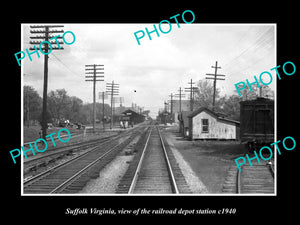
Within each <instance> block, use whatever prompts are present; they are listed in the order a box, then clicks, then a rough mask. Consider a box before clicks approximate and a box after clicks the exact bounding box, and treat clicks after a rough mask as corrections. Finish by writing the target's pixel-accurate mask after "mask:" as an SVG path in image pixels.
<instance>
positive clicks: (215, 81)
mask: <svg viewBox="0 0 300 225" xmlns="http://www.w3.org/2000/svg"><path fill="white" fill-rule="evenodd" d="M211 68H214V69H215V73H214V74H211V73H207V74H206V75H209V76H214V78H211V77H206V79H212V80H214V95H213V110H214V108H215V98H216V85H217V80H225V78H217V77H218V76H220V77H225V75H222V74H217V70H218V69H221V67H218V61H216V66H211Z"/></svg>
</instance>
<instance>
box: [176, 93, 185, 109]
mask: <svg viewBox="0 0 300 225" xmlns="http://www.w3.org/2000/svg"><path fill="white" fill-rule="evenodd" d="M178 91H179V94H175V95H174V97H176V98H178V97H179V112H180V113H181V111H182V109H181V108H182V107H181V100H182V98H184V97H185V94H182V92H183V90H182V88H181V87H179V90H178Z"/></svg>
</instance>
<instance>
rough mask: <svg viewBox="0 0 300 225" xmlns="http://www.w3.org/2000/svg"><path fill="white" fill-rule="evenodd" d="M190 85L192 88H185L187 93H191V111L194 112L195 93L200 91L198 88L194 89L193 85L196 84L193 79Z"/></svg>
mask: <svg viewBox="0 0 300 225" xmlns="http://www.w3.org/2000/svg"><path fill="white" fill-rule="evenodd" d="M188 84H190V85H191V86H190V87H188V88H184V89H185V90H184V91H185V92H190V111H193V110H194V94H195V92H196V91H197V90H198V88H197V87H193V84H195V82H193V79H191V82H189V83H188Z"/></svg>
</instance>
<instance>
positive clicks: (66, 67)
mask: <svg viewBox="0 0 300 225" xmlns="http://www.w3.org/2000/svg"><path fill="white" fill-rule="evenodd" d="M52 55H53V56H54V58H55V59H56V60H57V61H59V62H60V63H61V64H62V65H63V66H64V67H65V68H67V69H68V70H69V71H70V72H71V73H72V74H75V75H76V76H78V77H81V75H79V74H78V73H76V72H74V71H73V70H71V69H70V68H69V67H68V66H67V65H66V64H65V63H64V62H63V61H62V60H61V59H59V58H58V57H57V56H56V55H55V54H54V53H52ZM50 59H51V58H50Z"/></svg>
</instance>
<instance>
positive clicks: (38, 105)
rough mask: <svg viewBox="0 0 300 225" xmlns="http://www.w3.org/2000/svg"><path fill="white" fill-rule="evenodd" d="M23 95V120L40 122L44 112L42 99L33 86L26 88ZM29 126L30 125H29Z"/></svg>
mask: <svg viewBox="0 0 300 225" xmlns="http://www.w3.org/2000/svg"><path fill="white" fill-rule="evenodd" d="M23 90H24V95H23V97H24V98H23V118H24V121H27V123H29V121H28V120H39V116H40V114H41V112H42V98H41V97H40V95H39V94H38V93H37V91H36V90H35V89H34V88H33V87H31V86H26V85H25V86H24V88H23ZM28 125H29V124H28Z"/></svg>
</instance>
